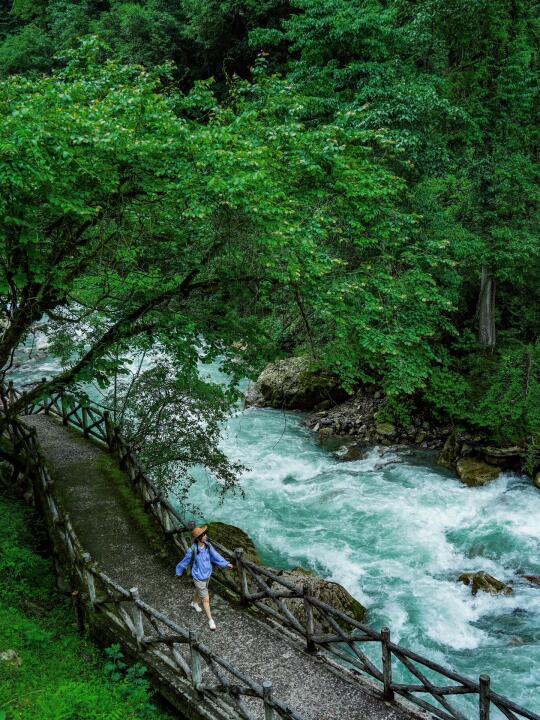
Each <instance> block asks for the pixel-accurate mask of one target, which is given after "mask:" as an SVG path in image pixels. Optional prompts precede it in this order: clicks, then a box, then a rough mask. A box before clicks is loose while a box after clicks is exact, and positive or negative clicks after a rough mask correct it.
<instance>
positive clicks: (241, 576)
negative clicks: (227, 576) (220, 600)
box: [234, 548, 249, 607]
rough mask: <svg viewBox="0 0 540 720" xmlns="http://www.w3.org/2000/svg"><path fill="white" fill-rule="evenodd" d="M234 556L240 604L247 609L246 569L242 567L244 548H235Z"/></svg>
mask: <svg viewBox="0 0 540 720" xmlns="http://www.w3.org/2000/svg"><path fill="white" fill-rule="evenodd" d="M234 554H235V557H236V572H237V573H238V582H239V583H240V604H241V605H243V606H244V607H247V606H248V605H249V600H248V594H249V590H248V581H247V575H246V568H245V567H244V548H236V549H235V551H234Z"/></svg>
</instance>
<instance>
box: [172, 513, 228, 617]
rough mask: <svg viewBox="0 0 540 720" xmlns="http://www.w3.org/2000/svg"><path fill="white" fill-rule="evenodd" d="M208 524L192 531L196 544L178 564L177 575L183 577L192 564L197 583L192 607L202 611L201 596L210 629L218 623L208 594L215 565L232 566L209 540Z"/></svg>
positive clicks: (192, 571)
mask: <svg viewBox="0 0 540 720" xmlns="http://www.w3.org/2000/svg"><path fill="white" fill-rule="evenodd" d="M207 530H208V525H205V526H204V527H200V528H195V529H194V530H192V531H191V536H192V537H193V540H194V544H193V545H192V546H191V547H190V548H189V550H188V551H187V552H186V554H185V555H184V558H183V560H181V561H180V562H179V563H178V565H177V566H176V575H177V576H178V577H181V576H182V575H183V573H184V571H185V570H186V568H187V567H188V566H189V565H191V577H192V578H193V584H194V585H195V594H194V595H193V600H192V602H191V603H190V605H191V607H192V608H193V609H194V610H196V611H197V612H202V608H201V606H200V605H199V602H198V601H199V598H200V599H201V600H202V604H203V607H204V612H205V613H206V617H207V618H208V626H209V627H210V630H215V629H216V623H215V622H214V620H213V618H212V612H211V610H210V595H209V594H208V583H209V582H210V577H211V575H212V570H213V566H214V565H217V566H218V567H220V568H229V569H231V568H232V565H231V563H230V562H227V560H225V558H223V557H221V555H220V554H219V553H218V552H217V550H214V548H213V547H212V546H211V545H210V543H209V542H208V533H207Z"/></svg>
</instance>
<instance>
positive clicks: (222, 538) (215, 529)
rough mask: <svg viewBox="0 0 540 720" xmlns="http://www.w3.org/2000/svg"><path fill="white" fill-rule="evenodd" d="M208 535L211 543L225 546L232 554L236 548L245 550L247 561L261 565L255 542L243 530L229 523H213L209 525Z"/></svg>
mask: <svg viewBox="0 0 540 720" xmlns="http://www.w3.org/2000/svg"><path fill="white" fill-rule="evenodd" d="M208 535H209V537H210V542H212V541H213V540H215V541H216V542H218V543H221V545H225V547H226V548H227V549H229V550H231V551H232V552H234V551H235V549H236V548H244V551H245V555H244V557H245V558H246V560H250V561H251V562H252V563H257V565H260V564H261V558H260V557H259V553H258V552H257V549H256V547H255V544H254V542H253V540H252V539H251V538H250V537H249V535H248V534H247V533H246V532H244V531H243V530H242V529H241V528H239V527H236V526H235V525H227V523H222V522H212V523H208Z"/></svg>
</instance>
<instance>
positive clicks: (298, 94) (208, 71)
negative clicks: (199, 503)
mask: <svg viewBox="0 0 540 720" xmlns="http://www.w3.org/2000/svg"><path fill="white" fill-rule="evenodd" d="M539 23H540V20H539V18H538V15H537V13H536V12H535V8H534V7H533V4H531V3H530V2H528V1H527V0H494V1H493V0H489V1H488V0H474V1H473V2H470V1H465V0H449V1H448V0H445V1H444V2H443V0H422V1H421V2H415V3H412V2H408V0H390V1H389V2H382V1H379V0H352V1H351V0H292V1H291V2H282V0H268V2H265V3H254V2H252V0H234V1H232V0H213V1H212V2H210V3H204V5H200V4H199V3H195V2H192V1H191V0H181V1H179V2H177V1H176V0H174V2H173V1H172V0H147V1H146V2H97V0H85V2H82V3H77V4H73V3H66V2H64V0H41V1H40V2H37V3H36V2H30V1H29V0H15V1H14V2H12V3H8V4H5V5H4V7H3V9H2V10H1V11H0V28H1V30H0V33H1V35H0V37H1V42H0V75H1V76H2V78H3V79H2V81H1V84H0V113H1V117H2V124H1V130H0V152H1V154H0V170H1V172H0V183H1V188H0V189H1V192H0V197H1V200H0V203H1V205H0V214H1V225H0V234H1V239H2V250H1V253H2V266H1V282H0V293H1V301H2V307H3V309H4V310H3V312H4V315H5V318H4V321H5V332H4V333H3V336H2V340H1V342H0V367H2V368H3V370H4V371H5V370H6V369H7V368H8V367H9V364H10V357H11V356H12V353H13V351H14V349H15V348H17V347H18V346H20V344H21V343H22V342H23V341H24V339H25V338H26V337H27V336H28V333H29V332H30V331H31V329H32V327H33V326H34V324H35V323H36V322H37V321H39V320H40V319H42V318H43V316H44V315H45V314H48V316H49V318H50V319H52V320H53V321H54V323H55V326H54V328H51V333H52V335H53V336H54V338H53V339H54V349H55V351H56V352H57V353H58V354H59V355H60V356H61V357H62V358H63V360H64V362H65V369H64V371H63V372H62V373H60V374H59V375H58V376H57V377H55V378H54V380H53V381H51V385H50V386H49V387H48V388H46V390H52V389H54V388H56V389H58V388H59V387H61V386H66V385H73V384H77V383H79V384H80V383H84V382H88V381H90V380H94V381H97V382H98V383H101V384H102V385H103V386H106V385H107V383H108V382H109V379H110V377H111V376H112V375H114V374H117V376H118V377H119V382H118V383H115V387H116V388H117V390H118V389H120V390H121V389H122V378H123V373H125V371H126V366H127V363H128V361H127V356H128V353H129V352H131V351H133V350H140V351H142V352H144V351H147V350H148V348H150V347H155V346H159V347H160V348H161V349H162V351H163V352H164V354H166V356H167V370H166V371H163V370H162V371H161V373H162V374H161V376H160V377H156V376H155V375H154V378H153V379H154V388H155V387H161V385H162V383H163V377H164V375H163V373H164V372H167V373H168V380H169V382H168V384H167V388H168V391H169V399H170V397H171V395H172V394H176V395H177V396H179V397H183V396H187V397H189V398H191V400H190V402H191V403H192V405H193V406H196V412H197V413H198V417H199V420H200V421H201V422H202V423H203V424H204V419H203V417H202V416H203V415H204V414H205V413H206V414H209V415H210V417H211V421H212V422H211V423H210V425H211V427H212V428H216V427H217V425H219V419H220V417H222V416H223V414H224V413H226V406H227V405H228V404H229V403H230V402H231V401H232V400H234V398H233V395H234V388H235V380H236V379H238V378H239V377H241V376H245V375H252V376H253V374H255V373H257V372H258V371H260V369H261V368H262V367H263V365H264V364H265V363H266V362H268V361H271V360H274V359H275V358H276V357H280V356H281V357H283V356H287V355H291V354H302V353H303V354H307V355H309V356H310V357H311V358H312V360H313V365H314V367H315V368H318V369H320V370H321V371H324V370H326V371H329V372H331V373H333V374H335V375H336V376H337V377H338V379H339V383H340V386H341V388H342V389H344V390H345V391H349V392H350V391H353V390H355V389H356V388H358V387H361V386H362V385H365V384H371V385H374V386H376V387H377V388H379V389H380V391H381V393H382V395H383V396H384V408H383V416H384V417H381V418H380V419H381V422H390V423H394V422H396V421H399V422H400V423H402V424H403V425H407V424H410V420H411V418H412V417H413V416H414V415H415V413H416V412H417V408H418V407H421V408H428V410H429V413H430V415H431V416H433V417H434V418H436V419H437V420H438V419H440V420H442V422H443V423H446V424H450V425H452V426H455V427H458V428H461V427H468V428H471V429H472V430H473V432H479V433H481V434H482V436H484V437H487V438H489V441H490V442H493V443H495V444H499V445H501V444H502V445H518V446H520V447H522V448H525V449H526V451H527V458H526V465H527V467H528V468H529V470H530V471H532V470H533V469H534V465H535V463H536V462H537V459H536V458H537V445H538V437H539V435H538V433H539V427H540V381H539V373H540V371H539V350H538V328H539V317H538V308H539V307H540V303H539V300H540V298H539V292H540V291H539V289H538V283H537V281H536V279H537V274H538V269H539V265H540V263H539V252H540V250H539V242H538V237H539V232H538V230H539V207H540V183H539V182H538V180H539V164H538V141H539V132H540V130H539V128H540V122H539V113H540V110H539V108H540V103H539V101H538V100H539V83H538V78H539V76H540V74H539V72H538V70H539V67H538V66H539V57H540V53H539V37H540V33H539ZM284 169H286V172H284ZM201 337H204V339H205V349H204V355H205V359H206V360H208V361H210V360H212V359H213V358H214V357H216V356H218V355H219V356H221V357H224V358H225V359H224V366H225V368H226V369H227V370H229V371H230V372H231V378H232V384H231V387H230V388H228V389H226V390H220V389H216V388H215V387H210V385H209V384H208V383H206V384H204V383H200V382H199V381H198V379H197V378H196V372H195V369H194V368H195V365H196V362H197V360H198V359H199V355H200V353H199V352H198V350H197V348H200V339H201ZM83 348H84V349H83ZM151 381H152V377H151V376H150V375H148V374H146V375H145V378H144V383H145V384H146V387H147V388H148V387H149V385H150V383H151ZM124 390H125V387H124ZM134 390H136V388H134ZM37 392H40V391H38V390H36V391H34V394H35V393H37ZM136 396H137V392H131V391H129V390H125V392H124V396H123V397H124V399H123V400H121V401H120V402H119V403H118V402H117V399H118V393H117V395H116V400H115V401H114V405H115V409H118V410H119V412H120V414H122V412H124V411H125V410H126V408H128V406H129V403H130V402H131V401H132V400H133V398H135V397H136ZM162 402H164V400H163V398H162ZM16 411H17V408H14V412H16ZM157 412H159V409H158V410H157ZM124 415H126V413H125V412H124ZM127 415H129V412H128V413H127ZM163 415H164V413H161V416H163ZM165 415H166V413H165ZM216 422H217V425H216ZM198 424H199V423H194V425H198ZM167 434H168V436H169V438H170V437H171V435H170V432H168V433H167ZM218 434H219V433H218V432H217V431H216V432H209V437H210V438H213V439H216V438H217V435H218ZM143 440H144V441H145V442H142V441H141V443H140V444H141V446H144V447H145V448H149V446H150V444H151V443H154V444H155V443H156V442H158V441H157V439H156V438H155V437H153V438H150V437H145V438H143ZM184 443H185V444H184V446H182V447H178V444H177V445H176V447H175V451H174V453H173V454H174V455H175V457H172V458H171V461H173V460H174V461H175V462H174V463H173V462H171V463H169V466H167V469H168V470H169V471H170V472H173V469H172V466H173V465H175V466H176V467H180V470H176V471H175V473H176V481H178V479H179V477H178V476H179V474H180V475H181V476H182V477H184V478H185V477H186V472H185V471H186V468H187V466H189V464H190V461H191V459H192V458H193V457H194V455H197V458H196V461H197V462H202V463H203V464H208V465H209V466H210V467H213V468H215V475H216V477H217V480H218V482H219V483H221V484H222V485H223V486H224V487H230V486H231V485H233V484H234V478H235V471H236V470H238V468H233V467H230V466H229V465H228V464H227V461H226V459H225V458H223V456H222V455H220V454H219V450H218V447H217V443H216V442H214V441H213V440H212V439H210V440H209V445H208V447H211V450H210V449H209V450H208V451H207V452H205V453H201V451H200V450H197V448H196V447H195V444H194V443H191V444H189V442H188V441H187V440H185V441H184ZM6 452H7V450H6ZM148 454H149V455H152V452H151V451H150V450H148ZM153 457H154V460H156V457H158V458H159V452H157V453H154V454H153ZM154 465H155V466H156V467H157V466H158V465H159V463H158V462H157V461H156V462H154ZM166 465H167V463H161V465H160V467H161V468H163V467H165V466H166ZM156 472H157V470H156ZM163 474H165V473H163Z"/></svg>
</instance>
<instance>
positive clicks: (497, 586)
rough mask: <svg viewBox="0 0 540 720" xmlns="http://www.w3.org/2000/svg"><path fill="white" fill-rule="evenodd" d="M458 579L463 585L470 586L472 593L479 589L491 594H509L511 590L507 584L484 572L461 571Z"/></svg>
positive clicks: (474, 593)
mask: <svg viewBox="0 0 540 720" xmlns="http://www.w3.org/2000/svg"><path fill="white" fill-rule="evenodd" d="M458 580H459V581H460V582H462V583H464V585H468V586H470V587H471V592H472V594H473V595H476V593H477V592H478V591H479V590H482V591H483V592H487V593H490V594H491V595H501V594H502V595H511V594H512V592H513V590H512V588H511V587H510V586H509V585H506V584H505V583H503V582H502V581H501V580H497V578H495V577H493V575H488V573H486V572H474V573H463V574H462V575H460V576H459V578H458Z"/></svg>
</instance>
